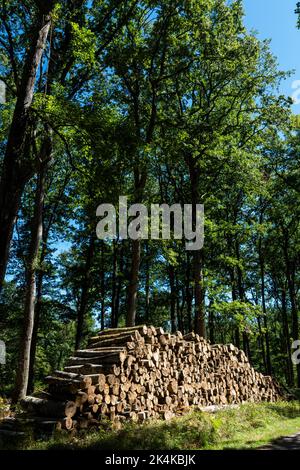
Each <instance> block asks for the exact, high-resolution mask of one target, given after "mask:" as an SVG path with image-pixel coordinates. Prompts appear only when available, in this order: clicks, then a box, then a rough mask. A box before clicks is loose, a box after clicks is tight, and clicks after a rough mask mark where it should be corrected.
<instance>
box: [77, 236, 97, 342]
mask: <svg viewBox="0 0 300 470" xmlns="http://www.w3.org/2000/svg"><path fill="white" fill-rule="evenodd" d="M94 249H95V237H94V235H91V237H90V240H89V246H88V249H87V255H86V262H85V273H84V279H83V283H82V289H81V296H80V302H79V309H78V316H77V329H76V338H75V349H79V346H80V343H81V340H82V337H83V330H84V321H85V314H86V311H87V305H88V298H89V289H90V279H91V267H92V262H93V256H94Z"/></svg>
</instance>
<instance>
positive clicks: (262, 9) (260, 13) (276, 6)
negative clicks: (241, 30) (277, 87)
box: [244, 0, 300, 114]
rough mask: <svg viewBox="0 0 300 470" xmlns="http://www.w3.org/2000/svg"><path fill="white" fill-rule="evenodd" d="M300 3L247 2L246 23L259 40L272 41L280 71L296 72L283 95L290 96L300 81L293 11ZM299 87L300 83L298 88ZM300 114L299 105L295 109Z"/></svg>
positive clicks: (278, 0) (275, 0)
mask: <svg viewBox="0 0 300 470" xmlns="http://www.w3.org/2000/svg"><path fill="white" fill-rule="evenodd" d="M296 3H297V0H244V9H245V14H246V17H245V24H246V26H247V28H248V29H254V30H257V32H258V37H259V38H260V39H271V40H272V41H271V45H270V47H271V50H272V52H273V53H274V55H275V56H276V57H277V59H278V64H279V68H280V69H281V70H295V74H294V75H293V76H292V77H290V78H288V79H287V80H286V81H285V82H284V83H283V84H282V92H283V93H284V94H285V95H289V96H291V95H292V94H293V92H294V90H293V89H292V83H293V82H294V81H295V80H299V81H300V50H299V49H300V30H298V29H297V27H296V24H297V15H295V13H294V11H295V8H296ZM298 87H299V88H300V84H299V86H298ZM293 111H294V112H295V113H297V114H300V103H299V104H297V105H294V106H293Z"/></svg>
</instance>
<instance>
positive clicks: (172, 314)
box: [169, 265, 176, 333]
mask: <svg viewBox="0 0 300 470" xmlns="http://www.w3.org/2000/svg"><path fill="white" fill-rule="evenodd" d="M169 283H170V294H171V295H170V319H171V331H172V333H175V331H176V312H175V309H176V292H175V272H174V266H172V265H169Z"/></svg>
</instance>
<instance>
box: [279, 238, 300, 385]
mask: <svg viewBox="0 0 300 470" xmlns="http://www.w3.org/2000/svg"><path fill="white" fill-rule="evenodd" d="M283 250H284V257H285V267H286V278H287V283H288V290H289V298H290V303H291V314H292V338H293V340H294V341H295V340H297V339H299V324H298V306H297V299H296V291H295V265H294V263H293V262H292V261H291V260H290V258H289V251H288V234H287V232H286V231H284V246H283ZM296 370H297V387H298V388H300V364H298V365H297V366H296Z"/></svg>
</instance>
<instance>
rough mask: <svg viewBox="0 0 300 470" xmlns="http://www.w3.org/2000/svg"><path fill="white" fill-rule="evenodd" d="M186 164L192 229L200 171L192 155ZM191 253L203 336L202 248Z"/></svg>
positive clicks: (198, 327)
mask: <svg viewBox="0 0 300 470" xmlns="http://www.w3.org/2000/svg"><path fill="white" fill-rule="evenodd" d="M188 166H189V173H190V180H191V195H192V206H193V230H195V227H196V205H197V204H200V196H199V184H200V171H199V168H198V167H197V166H196V162H195V160H194V158H193V157H192V156H189V157H188ZM192 253H193V274H194V279H193V280H194V299H195V332H196V333H198V334H199V335H200V336H202V337H203V338H205V337H206V331H205V310H204V290H203V272H202V269H203V250H195V251H193V252H192Z"/></svg>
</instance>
